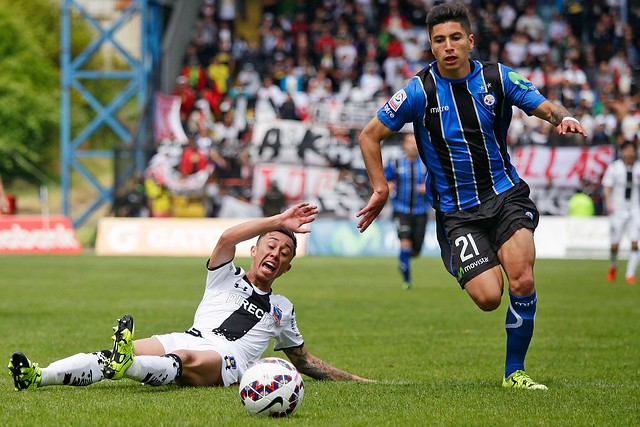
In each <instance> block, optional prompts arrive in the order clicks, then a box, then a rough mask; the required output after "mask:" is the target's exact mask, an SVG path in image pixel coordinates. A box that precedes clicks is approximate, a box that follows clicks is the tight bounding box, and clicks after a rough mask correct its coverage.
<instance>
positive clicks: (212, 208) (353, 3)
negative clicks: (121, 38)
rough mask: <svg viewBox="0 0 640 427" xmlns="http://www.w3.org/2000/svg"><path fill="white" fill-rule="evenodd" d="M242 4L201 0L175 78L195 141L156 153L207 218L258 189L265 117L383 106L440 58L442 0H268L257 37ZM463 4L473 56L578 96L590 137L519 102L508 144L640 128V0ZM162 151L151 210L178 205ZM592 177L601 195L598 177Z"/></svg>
mask: <svg viewBox="0 0 640 427" xmlns="http://www.w3.org/2000/svg"><path fill="white" fill-rule="evenodd" d="M241 3H242V2H239V1H233V0H226V1H225V0H217V1H216V0H204V2H203V6H202V8H201V11H200V17H199V20H198V23H197V26H196V28H195V29H194V32H193V36H192V39H191V43H190V44H189V46H188V48H187V50H186V54H185V57H184V62H183V67H182V70H181V73H180V76H179V77H178V78H177V79H176V85H175V88H174V90H173V95H176V96H179V97H180V99H181V107H180V117H181V122H182V125H183V128H184V129H185V132H186V134H187V136H188V142H186V143H178V142H176V141H164V142H163V143H162V144H161V145H160V146H159V147H158V154H157V155H156V156H158V155H161V156H164V157H165V158H167V157H168V158H171V159H173V160H172V162H173V165H174V167H175V169H176V170H178V171H179V173H180V174H181V175H182V176H183V177H185V178H188V177H194V176H197V177H198V178H197V179H193V182H194V185H195V188H196V189H201V190H202V193H203V194H204V196H203V197H204V198H205V199H206V202H207V203H206V204H205V206H206V209H205V210H204V211H203V213H202V214H203V215H206V216H216V215H217V211H218V209H219V204H218V203H217V202H216V200H219V198H220V196H221V195H222V194H231V195H232V196H234V197H238V198H242V199H244V200H247V201H248V200H250V199H251V182H252V177H253V166H254V165H253V162H252V159H251V156H250V151H249V146H250V142H251V139H252V130H253V126H254V124H255V123H256V122H259V121H275V120H276V119H286V120H299V121H303V122H311V123H312V122H314V121H315V120H316V118H317V115H316V114H314V113H313V110H314V108H317V106H318V105H322V104H326V105H335V103H339V104H345V103H346V104H348V103H352V104H353V105H354V106H362V105H366V103H367V102H369V103H371V105H372V106H373V107H374V108H375V109H377V108H379V106H380V105H382V103H384V102H385V100H386V99H387V98H388V97H389V96H391V95H392V94H393V93H394V92H395V91H396V90H398V89H399V88H401V87H402V86H403V85H404V83H405V82H406V80H407V79H408V78H410V77H411V76H413V75H414V74H415V73H416V72H417V71H419V70H420V69H421V68H423V67H424V66H425V65H427V64H428V63H429V62H431V61H432V59H433V58H432V56H431V53H430V49H429V40H428V34H427V32H426V28H425V17H426V14H427V11H428V10H429V8H430V7H432V6H433V5H434V4H437V3H439V2H438V1H437V0H377V1H376V0H324V1H322V2H314V3H313V7H309V4H308V2H305V1H301V0H289V1H272V0H264V1H263V8H262V14H261V22H260V25H259V28H258V29H257V31H256V34H255V37H252V38H249V37H243V36H242V35H240V33H239V32H238V31H237V30H236V28H235V26H236V25H237V23H238V22H239V21H238V19H241V18H242V19H244V18H245V17H246V16H245V13H246V11H245V10H244V6H242V5H241ZM465 3H466V4H467V7H468V9H469V11H470V12H471V17H472V25H473V32H474V33H475V34H476V49H475V50H474V52H473V55H474V59H481V60H488V61H499V62H502V63H503V64H505V65H507V66H510V67H512V68H514V69H515V70H517V71H518V72H519V73H520V74H522V75H523V76H525V77H526V78H528V79H529V80H531V81H532V82H533V83H534V84H535V85H536V86H537V88H538V89H539V90H540V91H541V92H542V93H543V94H544V95H545V96H546V97H547V98H548V99H550V100H558V102H561V103H562V104H563V105H565V106H566V107H567V108H569V109H570V111H571V112H572V113H573V114H574V116H575V117H576V118H577V119H579V120H580V122H581V124H582V126H583V128H584V129H585V131H586V132H587V134H588V135H589V137H588V138H587V139H586V140H584V139H583V138H582V137H579V136H577V137H575V138H572V137H567V136H564V137H563V138H561V139H560V138H557V135H556V134H555V133H554V128H553V127H552V126H551V125H549V124H548V123H546V122H544V121H541V120H535V119H530V118H529V117H527V116H526V115H524V114H523V113H521V112H519V111H520V110H517V109H516V110H515V111H514V113H515V116H514V119H513V121H512V124H511V127H510V130H509V143H510V144H511V145H513V146H517V145H529V144H546V145H561V144H564V145H566V144H575V145H583V144H588V145H600V144H614V145H615V146H619V145H620V144H621V143H622V142H623V141H624V140H632V141H638V140H639V139H640V91H639V90H638V85H639V84H640V4H638V3H637V2H625V1H624V0H592V1H587V0H541V1H535V2H534V1H527V0H500V1H494V0H466V2H465ZM625 6H626V7H625ZM331 103H334V104H331ZM354 108H355V107H354ZM350 111H352V110H351V109H350ZM373 111H375V110H373ZM364 115H365V116H367V117H370V116H371V115H372V114H369V113H367V114H364ZM328 128H329V131H330V132H331V133H332V136H333V137H335V140H338V139H339V138H348V139H350V141H348V143H351V144H355V141H356V138H357V132H358V129H357V128H352V129H349V130H348V131H347V132H345V128H344V126H342V125H340V124H338V125H335V126H332V125H328ZM153 163H154V159H152V160H151V164H150V166H149V169H148V173H147V178H148V179H147V184H148V185H147V186H146V187H145V188H146V192H147V193H149V194H147V196H148V197H149V198H150V200H151V201H152V204H151V209H150V214H151V215H153V216H167V215H171V206H170V205H171V203H170V202H169V201H168V198H170V194H169V192H167V191H166V188H165V187H166V185H165V183H164V182H162V179H157V177H155V176H154V173H153V171H154V168H153ZM332 166H338V165H332ZM198 174H199V175H198ZM591 187H592V188H590V193H591V194H592V195H593V196H594V197H597V194H596V193H597V192H598V186H597V185H591ZM137 188H138V189H140V186H139V185H138V186H137ZM196 193H197V191H196ZM163 194H164V196H163ZM194 194H195V193H194ZM154 201H155V202H156V203H157V202H158V201H160V202H161V207H160V206H156V207H154V204H153V203H154ZM143 212H145V211H144V210H143Z"/></svg>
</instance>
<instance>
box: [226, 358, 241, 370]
mask: <svg viewBox="0 0 640 427" xmlns="http://www.w3.org/2000/svg"><path fill="white" fill-rule="evenodd" d="M237 367H238V365H237V363H236V359H235V358H234V357H233V356H225V357H224V369H227V370H229V369H236V368H237Z"/></svg>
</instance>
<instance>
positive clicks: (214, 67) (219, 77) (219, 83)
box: [207, 54, 231, 94]
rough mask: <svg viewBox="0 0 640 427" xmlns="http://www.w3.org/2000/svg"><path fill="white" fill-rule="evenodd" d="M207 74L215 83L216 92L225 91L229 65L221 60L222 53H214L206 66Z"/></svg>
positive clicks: (229, 76)
mask: <svg viewBox="0 0 640 427" xmlns="http://www.w3.org/2000/svg"><path fill="white" fill-rule="evenodd" d="M207 76H208V77H209V79H210V80H211V81H212V82H213V83H214V84H215V87H216V89H217V90H218V92H220V93H222V94H225V93H227V90H228V89H229V88H228V85H229V79H230V78H231V75H230V70H229V65H228V64H227V63H225V62H222V54H218V55H215V56H214V57H212V58H211V62H210V64H209V66H208V67H207Z"/></svg>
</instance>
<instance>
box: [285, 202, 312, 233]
mask: <svg viewBox="0 0 640 427" xmlns="http://www.w3.org/2000/svg"><path fill="white" fill-rule="evenodd" d="M317 213H318V207H317V206H315V205H310V204H309V203H308V202H302V203H298V204H297V205H294V206H291V207H290V208H289V209H287V210H286V211H284V212H282V213H281V214H280V216H281V218H282V221H283V224H282V226H283V227H285V228H288V229H289V230H291V231H294V232H296V233H308V232H310V231H311V230H310V229H308V228H302V226H303V225H305V224H309V223H310V222H313V221H314V220H315V219H316V217H315V216H316V214H317Z"/></svg>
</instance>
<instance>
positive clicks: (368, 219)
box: [356, 117, 393, 233]
mask: <svg viewBox="0 0 640 427" xmlns="http://www.w3.org/2000/svg"><path fill="white" fill-rule="evenodd" d="M391 134H393V131H392V130H391V129H389V128H388V127H386V126H385V125H384V124H383V123H382V122H381V121H380V119H378V118H377V117H374V118H373V119H371V121H370V122H369V123H367V125H366V126H365V127H364V129H362V132H360V136H359V138H358V142H359V143H360V150H361V151H362V158H363V159H364V164H365V166H366V168H367V174H369V180H370V181H371V187H372V188H373V194H372V195H371V198H370V199H369V202H368V203H367V205H366V206H365V207H364V208H362V210H360V212H358V213H357V214H356V217H358V218H360V222H358V228H359V229H360V232H361V233H362V232H363V231H365V230H366V229H367V227H369V226H370V225H371V223H372V222H373V220H374V219H376V217H377V216H378V215H379V214H380V211H382V209H383V208H384V205H385V204H386V203H387V198H388V197H389V184H387V179H386V178H385V176H384V168H383V166H382V151H381V149H380V144H381V142H382V140H383V139H385V138H387V137H388V136H390V135H391Z"/></svg>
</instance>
